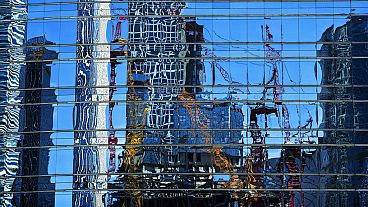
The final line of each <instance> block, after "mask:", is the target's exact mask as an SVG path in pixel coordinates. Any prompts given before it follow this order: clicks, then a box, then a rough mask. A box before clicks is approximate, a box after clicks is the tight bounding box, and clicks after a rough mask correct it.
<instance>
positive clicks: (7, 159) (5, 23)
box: [0, 0, 27, 207]
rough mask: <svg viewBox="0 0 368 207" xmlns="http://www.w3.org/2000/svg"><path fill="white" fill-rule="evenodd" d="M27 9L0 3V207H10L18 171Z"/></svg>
mask: <svg viewBox="0 0 368 207" xmlns="http://www.w3.org/2000/svg"><path fill="white" fill-rule="evenodd" d="M26 18H27V9H26V5H25V2H24V1H22V0H3V1H1V2H0V21H1V23H0V47H1V48H2V49H1V50H0V102H1V106H0V120H1V121H0V147H1V149H0V176H1V177H0V192H3V194H2V195H1V196H0V205H1V206H4V207H5V206H11V200H12V198H13V193H7V192H11V191H12V188H13V183H14V180H15V177H14V176H15V175H16V173H17V170H18V161H19V152H17V151H16V147H17V144H18V141H19V140H20V136H19V134H18V133H17V132H18V130H19V113H20V107H19V105H18V104H19V103H20V102H21V99H20V98H19V90H18V89H19V78H20V73H21V71H22V69H24V66H25V63H24V58H25V56H24V51H23V49H22V48H21V46H23V44H24V43H25V36H26V21H25V19H26Z"/></svg>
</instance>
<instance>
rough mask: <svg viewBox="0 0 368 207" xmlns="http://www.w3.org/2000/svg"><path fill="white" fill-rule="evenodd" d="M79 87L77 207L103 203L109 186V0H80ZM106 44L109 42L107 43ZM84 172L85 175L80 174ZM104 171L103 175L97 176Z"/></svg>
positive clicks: (75, 203)
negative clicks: (100, 0)
mask: <svg viewBox="0 0 368 207" xmlns="http://www.w3.org/2000/svg"><path fill="white" fill-rule="evenodd" d="M78 2H79V3H78V16H79V17H80V18H79V19H78V21H77V44H78V46H77V51H76V57H77V61H76V83H75V85H76V87H77V88H76V89H75V101H76V102H77V103H76V104H75V108H74V117H73V118H74V129H75V130H77V131H76V132H74V143H75V145H76V146H75V147H74V161H73V165H74V166H73V173H74V174H75V176H73V189H75V190H76V191H73V206H75V207H81V206H83V207H93V206H101V205H103V204H102V193H100V192H98V189H100V188H106V184H105V181H106V175H104V174H105V173H107V167H106V165H107V164H106V146H101V147H97V146H96V145H104V144H107V133H106V107H107V103H106V101H108V94H109V92H108V88H106V87H105V88H102V87H99V86H107V85H108V80H107V78H108V76H107V75H108V74H107V67H108V66H107V65H108V60H109V57H110V47H109V46H107V45H106V44H107V39H106V27H107V21H108V18H92V17H94V16H97V17H100V16H109V14H110V12H109V11H110V10H109V2H106V1H103V3H98V2H99V1H95V0H79V1H78ZM104 43H105V45H104ZM79 174H82V175H79ZM96 174H102V175H96Z"/></svg>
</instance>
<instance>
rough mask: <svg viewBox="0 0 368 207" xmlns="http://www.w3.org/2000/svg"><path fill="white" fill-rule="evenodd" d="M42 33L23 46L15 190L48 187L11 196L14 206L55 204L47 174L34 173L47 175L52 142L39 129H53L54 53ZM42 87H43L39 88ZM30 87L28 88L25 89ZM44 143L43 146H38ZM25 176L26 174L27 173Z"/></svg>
mask: <svg viewBox="0 0 368 207" xmlns="http://www.w3.org/2000/svg"><path fill="white" fill-rule="evenodd" d="M52 44H54V43H53V42H50V41H47V40H46V38H45V37H44V36H40V37H34V38H31V39H29V40H28V41H27V43H26V46H27V48H26V49H25V54H26V61H28V62H27V63H26V70H25V72H24V74H23V76H24V77H23V78H22V83H23V85H24V86H23V87H24V88H25V89H26V90H25V91H24V92H23V94H22V97H23V102H22V103H24V104H25V105H24V108H23V109H22V110H21V124H20V129H21V131H23V132H25V133H24V134H22V135H21V142H20V143H19V144H18V145H19V147H27V148H28V149H27V148H26V149H20V158H21V160H20V164H19V166H20V169H19V171H18V175H19V176H25V177H20V178H17V180H16V188H17V189H16V191H18V192H21V191H22V192H26V191H49V192H44V193H42V192H39V193H24V194H17V195H16V196H15V200H14V201H15V202H14V203H15V204H16V206H38V207H50V206H54V205H55V193H54V192H53V191H54V190H55V184H54V183H51V181H50V179H51V177H48V176H40V177H33V176H34V175H48V166H49V159H50V157H49V148H50V147H52V146H53V143H52V141H51V138H50V136H51V133H47V132H42V133H40V132H39V131H51V130H52V129H53V112H54V107H53V106H52V104H42V105H40V104H38V103H54V102H56V95H55V89H49V88H50V79H51V66H50V64H52V61H53V60H56V59H57V58H58V54H57V53H56V52H55V51H53V50H48V49H46V48H45V45H52ZM41 88H45V89H41ZM29 89H31V90H29ZM39 147H44V148H39ZM27 176H29V177H27Z"/></svg>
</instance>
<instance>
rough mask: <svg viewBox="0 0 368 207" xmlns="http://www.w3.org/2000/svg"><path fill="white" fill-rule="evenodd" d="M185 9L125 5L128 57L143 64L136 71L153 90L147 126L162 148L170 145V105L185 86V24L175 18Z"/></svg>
mask: <svg viewBox="0 0 368 207" xmlns="http://www.w3.org/2000/svg"><path fill="white" fill-rule="evenodd" d="M184 6H185V3H184V2H181V1H160V2H158V1H150V2H148V1H144V0H139V1H129V5H128V15H130V16H134V17H133V18H129V31H128V32H129V38H128V40H129V47H128V54H129V55H128V56H129V58H132V59H142V60H143V61H140V62H137V63H136V67H137V70H141V71H143V73H144V74H145V75H147V76H148V77H149V78H150V82H151V84H152V86H154V87H153V88H152V90H151V91H150V93H149V100H150V101H151V102H150V103H149V107H150V111H149V113H148V114H149V115H148V116H149V117H148V120H147V122H148V123H147V125H148V127H149V128H151V129H152V130H153V131H152V133H154V136H156V137H157V138H159V139H160V142H161V143H162V144H170V143H172V142H173V140H172V137H171V136H170V130H169V129H170V128H171V126H172V124H173V120H172V115H173V110H174V106H173V103H172V102H171V101H173V100H176V99H177V97H178V94H179V92H180V91H181V90H182V87H181V86H183V85H184V84H185V67H186V62H185V61H184V60H183V59H182V58H183V57H185V55H186V47H185V44H184V43H185V30H184V27H185V23H184V19H183V18H182V17H179V16H178V15H180V13H181V10H182V9H183V8H184ZM171 15H172V16H171ZM159 86H162V87H159ZM163 101H167V102H163ZM165 150H166V151H167V156H165V158H162V159H166V160H169V162H173V161H172V156H171V155H172V153H173V148H172V147H165Z"/></svg>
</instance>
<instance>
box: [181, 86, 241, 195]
mask: <svg viewBox="0 0 368 207" xmlns="http://www.w3.org/2000/svg"><path fill="white" fill-rule="evenodd" d="M179 100H180V101H183V106H184V107H185V108H186V109H187V110H188V113H189V116H190V117H191V123H192V127H194V126H195V124H197V126H198V128H199V129H198V132H200V133H201V134H203V135H204V138H203V140H204V141H205V143H206V144H212V142H213V136H212V135H211V134H210V133H209V131H208V129H209V125H208V118H207V117H206V115H205V114H204V113H203V112H202V111H201V108H200V106H199V105H198V104H196V103H195V99H194V97H193V96H192V95H191V94H189V93H188V92H187V91H182V93H181V95H180V96H179ZM194 110H195V111H194ZM202 120H203V121H202ZM191 133H192V134H193V135H195V136H196V135H197V133H196V132H195V131H194V130H192V131H191ZM206 151H207V152H208V153H210V154H211V155H212V159H213V160H212V161H213V163H214V164H215V166H216V167H218V168H219V169H220V170H221V172H228V173H232V172H234V167H233V165H232V163H231V162H230V161H229V159H228V157H227V156H226V154H225V153H224V152H223V150H222V149H221V147H218V146H213V147H212V148H211V149H207V150H206ZM224 186H225V187H226V188H231V189H242V188H243V186H244V183H243V181H242V180H241V179H240V178H239V176H237V175H230V182H228V183H225V184H224ZM233 196H234V198H235V199H240V197H239V195H238V194H237V193H234V194H233Z"/></svg>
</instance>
